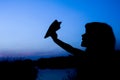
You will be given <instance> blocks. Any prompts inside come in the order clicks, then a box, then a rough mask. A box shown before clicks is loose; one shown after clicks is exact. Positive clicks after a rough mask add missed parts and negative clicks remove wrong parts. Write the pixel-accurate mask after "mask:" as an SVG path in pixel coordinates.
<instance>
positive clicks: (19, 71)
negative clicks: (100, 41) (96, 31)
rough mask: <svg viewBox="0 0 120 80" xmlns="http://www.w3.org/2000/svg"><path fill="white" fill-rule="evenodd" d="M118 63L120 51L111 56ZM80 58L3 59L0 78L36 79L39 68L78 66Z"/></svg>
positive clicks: (0, 65)
mask: <svg viewBox="0 0 120 80" xmlns="http://www.w3.org/2000/svg"><path fill="white" fill-rule="evenodd" d="M113 59H114V60H115V61H116V63H118V64H119V63H120V51H116V52H115V56H114V58H113ZM80 61H81V59H80V58H78V57H74V56H66V57H52V58H40V59H38V60H34V61H33V60H31V59H23V60H22V59H20V60H12V61H9V59H6V60H5V59H4V60H1V61H0V80H7V79H10V80H36V78H37V74H38V68H39V69H46V68H49V69H64V68H76V67H80V66H81V65H82V64H81V62H80Z"/></svg>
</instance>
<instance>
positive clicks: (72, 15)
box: [0, 0, 120, 56]
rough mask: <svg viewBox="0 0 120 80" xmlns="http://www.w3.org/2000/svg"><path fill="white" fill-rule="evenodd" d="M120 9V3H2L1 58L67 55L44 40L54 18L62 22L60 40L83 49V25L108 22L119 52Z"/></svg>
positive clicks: (74, 0)
mask: <svg viewBox="0 0 120 80" xmlns="http://www.w3.org/2000/svg"><path fill="white" fill-rule="evenodd" d="M119 9H120V0H0V56H7V55H22V56H26V55H27V56H28V55H64V54H65V53H66V51H64V50H63V49H61V48H60V47H59V46H57V45H56V44H55V43H54V42H53V41H52V39H51V38H47V39H44V35H45V33H46V31H47V29H48V28H49V25H50V24H51V23H52V22H53V21H54V20H55V19H57V20H58V21H61V22H62V24H61V29H60V30H58V31H57V33H58V36H59V38H60V39H61V40H63V41H65V42H66V43H69V44H71V45H72V46H73V47H76V48H79V49H82V50H84V48H83V47H81V46H80V44H81V35H82V34H83V33H84V32H85V28H84V25H85V24H86V23H88V22H94V21H95V22H96V21H98V22H105V23H108V24H109V25H111V26H112V28H113V31H114V34H115V37H116V49H119V50H120V37H119V35H120V10H119ZM7 52H9V54H7ZM10 52H11V53H10ZM12 52H14V54H13V53H12ZM34 52H36V53H34ZM37 52H41V54H38V53H37ZM42 53H44V54H42Z"/></svg>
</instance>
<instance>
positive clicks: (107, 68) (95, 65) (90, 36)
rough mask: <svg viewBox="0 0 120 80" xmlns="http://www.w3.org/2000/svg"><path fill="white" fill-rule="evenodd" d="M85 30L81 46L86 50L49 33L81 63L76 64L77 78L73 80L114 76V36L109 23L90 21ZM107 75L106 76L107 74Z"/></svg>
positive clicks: (94, 79)
mask: <svg viewBox="0 0 120 80" xmlns="http://www.w3.org/2000/svg"><path fill="white" fill-rule="evenodd" d="M85 29H86V32H85V34H83V35H82V42H81V46H82V47H86V50H85V51H83V50H80V49H77V48H74V47H72V46H71V45H69V44H67V43H65V42H63V41H61V40H60V39H58V36H57V34H56V32H54V33H53V34H52V35H51V38H52V39H53V41H54V42H55V43H56V44H57V45H59V46H60V47H61V48H63V49H64V50H66V51H67V52H69V53H71V54H73V55H74V56H76V57H79V59H80V62H81V63H82V64H81V65H78V66H77V78H76V79H75V80H86V79H87V78H89V79H92V80H98V79H111V78H114V77H115V76H113V73H112V72H111V71H114V69H113V68H112V67H111V65H113V63H114V62H113V61H112V58H113V53H114V50H115V49H114V48H115V37H114V33H113V31H112V28H111V26H110V25H108V24H106V23H102V22H91V23H87V24H86V25H85ZM107 75H108V76H107Z"/></svg>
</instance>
